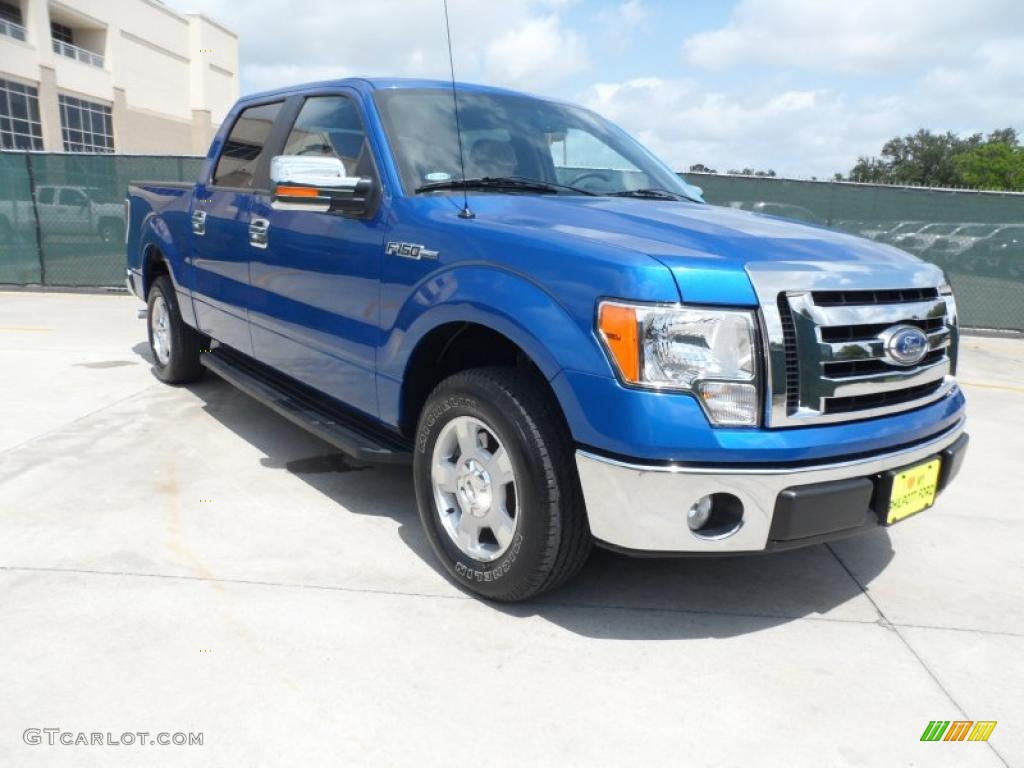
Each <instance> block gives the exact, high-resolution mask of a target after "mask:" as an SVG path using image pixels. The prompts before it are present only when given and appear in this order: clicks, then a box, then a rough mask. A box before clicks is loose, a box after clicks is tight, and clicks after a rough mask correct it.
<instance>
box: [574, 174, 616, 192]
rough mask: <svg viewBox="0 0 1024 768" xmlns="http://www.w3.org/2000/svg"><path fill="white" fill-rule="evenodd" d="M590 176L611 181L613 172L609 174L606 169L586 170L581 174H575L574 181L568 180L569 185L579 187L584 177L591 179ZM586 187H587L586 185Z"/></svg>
mask: <svg viewBox="0 0 1024 768" xmlns="http://www.w3.org/2000/svg"><path fill="white" fill-rule="evenodd" d="M590 178H594V179H600V180H601V181H611V180H612V177H611V174H609V173H608V172H606V171H584V172H583V173H581V174H580V175H579V176H574V177H573V179H572V181H570V182H568V186H570V187H578V186H579V184H580V182H581V181H583V180H584V179H590ZM584 189H585V187H584Z"/></svg>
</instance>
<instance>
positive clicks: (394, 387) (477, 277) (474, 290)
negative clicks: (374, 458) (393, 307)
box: [377, 262, 613, 424]
mask: <svg viewBox="0 0 1024 768" xmlns="http://www.w3.org/2000/svg"><path fill="white" fill-rule="evenodd" d="M446 323H476V324H478V325H482V326H485V327H487V328H490V329H492V330H494V331H496V332H498V333H500V334H502V335H503V336H505V337H507V338H508V339H510V340H511V341H513V342H514V343H515V344H516V345H518V346H519V348H520V349H522V350H523V351H524V352H525V353H526V354H527V355H528V356H529V357H530V359H531V360H533V362H534V363H535V364H536V365H537V367H538V368H539V369H540V371H541V372H542V373H543V374H544V376H545V377H546V378H547V379H548V380H551V379H553V378H554V377H555V376H557V375H558V373H559V372H560V371H561V370H562V369H564V368H570V369H573V370H578V371H585V372H587V373H591V374H593V375H598V376H612V375H613V373H612V370H611V366H610V364H609V362H608V359H607V357H606V356H605V354H604V352H603V351H602V349H601V346H600V344H599V343H598V341H597V338H596V337H595V336H594V332H593V328H592V325H591V323H592V320H591V318H589V317H588V318H576V317H573V316H572V314H570V312H569V311H568V310H567V309H566V308H565V307H564V306H563V305H562V304H561V303H560V302H559V301H558V299H557V298H556V297H555V296H554V295H552V294H551V293H550V292H549V291H547V290H545V289H544V288H543V287H542V286H540V285H538V284H537V283H536V282H534V281H533V280H531V279H530V278H529V277H528V276H526V275H523V274H520V273H517V272H514V271H512V270H509V269H505V268H501V267H495V266H494V265H486V264H466V263H465V262H463V263H461V264H457V265H453V266H452V267H450V268H447V269H444V270H442V271H440V272H435V273H433V274H431V275H430V276H429V277H428V278H426V279H425V280H424V281H423V282H422V283H420V284H419V285H418V286H416V287H415V288H414V289H413V291H412V292H411V293H410V295H409V297H408V299H407V300H406V302H405V304H404V305H403V306H402V307H401V309H400V310H399V311H398V313H397V315H396V317H395V322H394V324H393V325H392V327H391V328H390V329H388V330H386V331H385V332H386V334H387V335H386V339H385V341H384V344H383V346H382V348H381V349H380V352H379V357H378V360H377V371H378V374H379V375H380V376H381V377H382V378H381V389H380V392H381V403H380V407H381V418H382V419H384V420H385V421H387V422H389V423H393V424H394V423H397V422H398V417H399V408H400V402H399V401H400V397H401V382H402V380H403V379H404V377H405V373H406V366H407V365H408V362H409V360H410V358H411V357H412V354H413V352H414V351H415V349H416V347H417V345H418V344H419V343H420V341H422V340H423V338H424V337H425V336H426V335H427V334H428V333H430V331H432V330H433V329H435V328H437V327H439V326H441V325H444V324H446Z"/></svg>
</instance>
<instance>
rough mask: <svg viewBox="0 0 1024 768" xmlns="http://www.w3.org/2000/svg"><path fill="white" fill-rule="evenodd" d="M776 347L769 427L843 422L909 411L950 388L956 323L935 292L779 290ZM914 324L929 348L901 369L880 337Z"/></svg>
mask: <svg viewBox="0 0 1024 768" xmlns="http://www.w3.org/2000/svg"><path fill="white" fill-rule="evenodd" d="M773 304H774V306H775V307H777V309H778V330H779V336H780V338H779V341H781V344H775V345H773V344H771V341H772V339H771V338H769V342H770V343H769V357H770V361H769V362H770V367H771V368H773V369H775V368H777V367H779V366H781V368H782V370H783V375H781V376H780V375H778V373H777V371H775V370H773V375H772V376H771V377H770V381H771V385H772V389H771V395H770V406H769V414H768V417H769V425H770V426H796V425H800V424H810V423H820V422H832V421H846V420H852V419H863V418H868V417H871V416H877V415H882V414H885V413H892V412H894V411H899V410H906V409H908V408H913V407H917V406H918V405H921V404H924V403H927V402H930V401H932V400H935V399H937V398H939V397H942V396H943V395H945V394H946V392H947V391H948V389H949V388H950V387H951V386H952V378H951V375H952V373H953V368H954V364H955V363H954V361H955V347H954V341H955V329H956V320H955V317H953V316H952V310H951V307H952V302H947V301H946V297H945V296H942V295H940V294H939V290H938V289H937V288H934V287H929V288H908V289H884V290H834V291H780V292H779V293H778V295H777V296H776V301H775V302H773ZM896 326H914V327H916V328H918V329H920V330H921V331H922V332H923V333H924V334H925V335H926V337H927V351H926V353H925V354H924V357H923V358H922V359H921V360H920V361H919V362H917V363H916V364H914V365H910V366H902V365H899V364H897V363H896V362H894V361H893V360H892V359H891V357H890V356H888V355H887V353H886V343H885V333H886V332H887V331H890V330H891V329H893V328H894V327H896Z"/></svg>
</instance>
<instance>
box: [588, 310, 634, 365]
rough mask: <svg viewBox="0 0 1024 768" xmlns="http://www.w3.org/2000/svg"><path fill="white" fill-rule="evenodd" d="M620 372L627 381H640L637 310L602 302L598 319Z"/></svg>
mask: <svg viewBox="0 0 1024 768" xmlns="http://www.w3.org/2000/svg"><path fill="white" fill-rule="evenodd" d="M597 325H598V328H599V329H600V331H601V335H602V336H604V340H605V342H607V344H608V349H610V350H611V353H612V357H614V358H615V363H616V365H618V366H619V373H621V374H622V378H624V379H625V380H626V381H628V382H630V383H632V384H637V383H639V381H640V346H639V339H638V335H637V323H636V310H635V309H633V308H632V307H620V306H618V305H616V304H602V305H601V309H600V312H599V314H598V319H597Z"/></svg>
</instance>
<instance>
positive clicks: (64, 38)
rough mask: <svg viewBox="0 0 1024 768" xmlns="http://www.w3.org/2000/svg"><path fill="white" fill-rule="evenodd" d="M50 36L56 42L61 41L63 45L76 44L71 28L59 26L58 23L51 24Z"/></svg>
mask: <svg viewBox="0 0 1024 768" xmlns="http://www.w3.org/2000/svg"><path fill="white" fill-rule="evenodd" d="M50 35H51V36H52V37H53V39H54V40H60V41H61V42H62V43H67V44H68V45H74V44H75V36H74V34H73V33H72V32H71V27H66V26H64V25H63V24H58V23H57V22H56V21H51V22H50Z"/></svg>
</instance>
